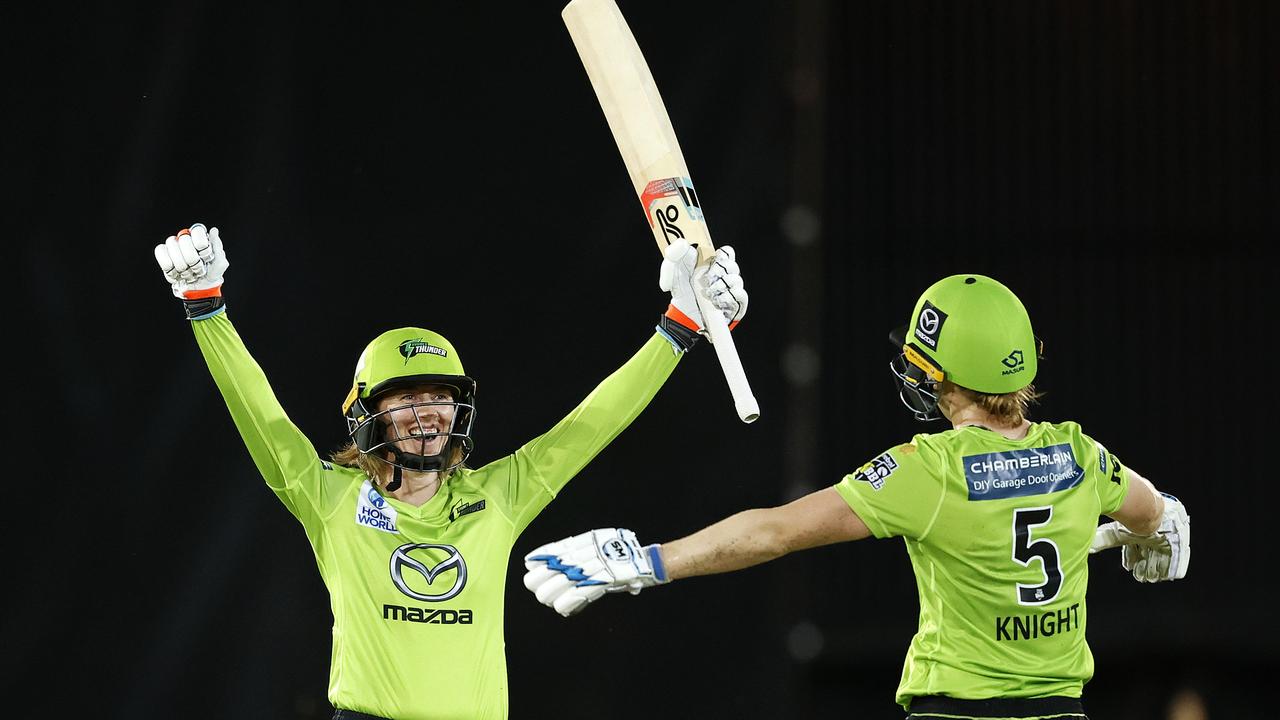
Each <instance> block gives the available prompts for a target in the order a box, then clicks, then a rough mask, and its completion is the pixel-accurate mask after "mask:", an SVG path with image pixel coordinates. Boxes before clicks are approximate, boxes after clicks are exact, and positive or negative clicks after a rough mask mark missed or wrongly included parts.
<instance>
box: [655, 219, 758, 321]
mask: <svg viewBox="0 0 1280 720" xmlns="http://www.w3.org/2000/svg"><path fill="white" fill-rule="evenodd" d="M735 256H736V253H735V252H734V250H733V247H732V246H730V245H722V246H720V248H719V249H717V250H716V254H715V256H714V258H713V259H712V261H711V262H710V263H708V264H707V265H705V266H703V267H697V262H698V251H697V249H696V248H694V247H693V246H692V245H690V244H689V242H688V241H687V240H676V241H675V242H673V243H671V244H670V245H668V246H667V250H666V253H665V257H664V258H663V260H662V267H661V268H660V269H659V271H658V287H660V288H662V289H663V290H666V291H667V292H669V293H671V306H670V307H669V308H668V309H667V317H668V318H671V319H672V320H675V321H676V322H679V323H680V324H681V325H683V326H685V327H686V328H688V329H689V330H692V331H694V332H697V333H701V334H703V335H705V334H706V330H705V327H706V323H705V322H703V320H702V311H701V310H699V309H698V301H697V299H696V297H695V296H694V293H695V292H702V293H704V294H705V295H706V296H707V298H708V299H709V300H710V301H711V304H712V305H713V306H715V308H716V309H717V310H719V311H720V312H721V313H722V314H723V315H724V319H725V322H726V323H728V324H729V327H730V328H732V327H733V326H735V325H737V324H738V322H739V321H740V320H742V318H743V316H745V315H746V314H747V300H748V298H747V290H746V288H745V287H743V284H742V275H741V271H740V269H739V267H738V263H737V261H736V260H735ZM673 311H674V312H673Z"/></svg>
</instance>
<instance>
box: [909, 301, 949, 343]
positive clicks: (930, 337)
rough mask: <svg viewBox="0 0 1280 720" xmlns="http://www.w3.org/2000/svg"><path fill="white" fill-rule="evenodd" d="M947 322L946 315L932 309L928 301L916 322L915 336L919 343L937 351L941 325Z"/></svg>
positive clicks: (934, 308) (925, 302)
mask: <svg viewBox="0 0 1280 720" xmlns="http://www.w3.org/2000/svg"><path fill="white" fill-rule="evenodd" d="M946 321H947V314H946V313H944V312H942V311H941V310H939V309H938V308H936V307H934V305H933V303H931V302H929V301H928V300H925V301H924V307H923V308H921V310H920V318H919V319H918V320H916V327H915V336H916V337H917V338H919V340H920V342H922V343H924V344H925V345H928V346H929V349H930V350H937V349H938V336H939V335H941V334H942V325H943V323H945V322H946Z"/></svg>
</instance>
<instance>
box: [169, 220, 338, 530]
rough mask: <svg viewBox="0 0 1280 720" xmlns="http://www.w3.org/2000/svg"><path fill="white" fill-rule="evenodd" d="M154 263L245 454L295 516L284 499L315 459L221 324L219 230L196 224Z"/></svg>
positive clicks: (227, 325) (223, 264) (223, 263)
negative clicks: (184, 317)
mask: <svg viewBox="0 0 1280 720" xmlns="http://www.w3.org/2000/svg"><path fill="white" fill-rule="evenodd" d="M155 257H156V262H157V263H158V264H159V265H160V269H161V271H162V272H163V273H164V275H165V279H166V280H168V281H169V284H170V286H171V287H172V289H173V294H174V296H176V297H178V298H179V299H181V300H182V301H183V307H184V308H185V311H186V315H187V319H188V320H190V321H191V326H192V331H193V332H194V334H195V337H196V341H197V342H198V344H199V346H200V351H201V353H203V355H204V358H205V361H206V362H207V363H208V365H209V372H210V373H211V374H212V375H213V379H214V382H215V383H216V384H217V386H218V389H219V390H220V391H221V393H222V397H223V399H224V400H225V401H226V404H227V408H228V410H230V412H231V417H232V419H233V420H234V421H235V425H236V428H237V430H239V432H240V436H241V437H242V438H243V440H244V443H245V445H246V446H247V447H248V450H249V454H250V455H251V456H252V458H253V461H254V463H255V464H256V465H257V467H258V470H259V472H261V473H262V476H263V478H264V479H265V480H266V482H267V485H268V486H270V487H271V489H272V490H274V491H275V492H276V494H277V495H278V496H279V497H280V498H281V500H283V501H284V502H285V504H286V506H288V507H289V508H290V510H291V511H293V512H294V514H297V513H298V508H297V506H296V503H297V498H296V497H289V496H288V495H287V491H291V490H293V489H295V488H296V487H297V486H298V484H299V480H300V479H302V478H312V477H313V476H314V474H315V473H317V472H318V471H319V469H320V467H321V464H320V460H319V458H318V456H317V455H316V451H315V448H314V447H313V446H312V444H311V442H310V441H309V440H308V439H307V438H306V437H305V436H303V434H302V432H301V431H300V430H298V428H297V427H296V426H294V424H293V423H292V422H291V421H290V420H289V418H288V416H287V415H286V414H285V412H284V409H283V408H282V407H281V406H280V403H279V401H278V400H277V399H276V396H275V393H274V392H272V390H271V386H270V385H269V384H268V383H267V378H266V375H265V374H264V373H263V372H262V369H261V368H260V367H259V366H258V364H257V362H255V361H254V359H253V357H252V356H250V354H249V351H248V350H247V349H246V348H245V346H244V343H243V342H242V341H241V340H240V336H239V335H238V334H237V333H236V330H235V328H234V327H233V326H232V325H231V321H230V320H228V319H227V316H226V306H225V305H224V304H223V298H222V280H223V274H224V273H225V272H226V269H227V268H228V266H229V265H230V263H228V261H227V256H226V252H225V251H224V249H223V246H222V240H221V238H220V237H219V233H218V229H217V228H209V229H206V228H205V226H204V225H202V224H201V223H195V224H193V225H192V226H191V228H190V229H189V230H183V231H181V232H179V233H178V234H177V235H173V236H170V237H169V238H168V239H166V240H165V242H164V243H162V244H160V245H157V246H156V248H155ZM317 500H318V499H317V498H314V497H313V498H311V499H310V501H311V502H313V503H315V502H317Z"/></svg>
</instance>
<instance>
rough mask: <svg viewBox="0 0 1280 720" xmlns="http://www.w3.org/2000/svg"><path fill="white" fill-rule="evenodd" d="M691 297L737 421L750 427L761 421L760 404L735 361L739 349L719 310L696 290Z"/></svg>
mask: <svg viewBox="0 0 1280 720" xmlns="http://www.w3.org/2000/svg"><path fill="white" fill-rule="evenodd" d="M695 287H696V283H695ZM693 294H694V296H695V297H696V298H697V300H698V310H699V311H701V312H702V321H703V322H704V323H706V328H707V332H708V333H709V334H710V335H711V347H713V348H715V349H716V357H717V358H719V359H720V369H721V370H723V371H724V379H725V380H727V381H729V392H730V393H732V394H733V406H734V408H735V409H736V410H737V411H738V417H739V418H740V419H741V420H742V422H744V423H753V422H755V421H756V420H757V419H758V418H759V417H760V404H759V403H757V402H756V396H755V395H753V394H752V393H751V384H750V383H748V382H747V373H746V372H745V371H744V370H743V369H742V360H741V359H739V358H738V348H737V347H736V346H734V344H733V335H732V333H730V332H729V324H728V323H727V322H725V319H724V315H722V314H720V309H719V308H717V307H716V306H715V305H712V304H711V301H710V300H708V299H707V296H706V294H705V293H703V292H702V290H701V289H698V290H695V291H694V293H693Z"/></svg>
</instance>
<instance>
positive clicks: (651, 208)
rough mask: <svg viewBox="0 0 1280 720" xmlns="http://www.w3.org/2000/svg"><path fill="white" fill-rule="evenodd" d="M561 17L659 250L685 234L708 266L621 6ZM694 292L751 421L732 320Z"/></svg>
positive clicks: (706, 242)
mask: <svg viewBox="0 0 1280 720" xmlns="http://www.w3.org/2000/svg"><path fill="white" fill-rule="evenodd" d="M560 16H561V17H562V18H564V24H565V26H567V27H568V28H569V35H570V36H572V37H573V44H574V45H575V46H576V47H577V48H578V56H579V57H581V58H582V64H583V66H584V67H585V68H586V69H587V76H588V77H590V78H591V87H593V88H594V89H595V91H596V97H597V98H599V100H600V107H601V108H603V109H604V116H605V118H607V119H608V121H609V128H610V129H611V130H612V131H613V138H614V140H616V141H617V143H618V150H619V151H621V153H622V160H623V162H624V163H626V166H627V172H628V173H630V174H631V184H632V185H633V186H634V187H635V191H636V195H637V196H638V197H639V198H640V205H641V206H642V207H643V208H644V213H645V217H646V218H647V219H648V221H649V228H650V229H651V230H652V231H653V237H654V239H655V240H656V241H657V242H658V250H659V251H661V252H664V253H665V251H666V248H667V245H668V244H670V243H671V242H672V241H673V240H676V239H679V238H684V239H685V240H687V241H689V244H690V245H693V246H694V247H695V248H697V250H698V264H699V265H706V264H707V263H709V262H711V259H712V258H713V257H714V255H715V246H714V245H712V244H711V233H710V232H709V231H708V230H707V221H706V218H705V217H703V214H702V206H701V205H700V204H699V202H698V194H697V192H695V191H694V189H693V182H692V181H691V180H690V179H689V168H688V167H686V165H685V162H684V154H683V153H681V152H680V143H679V142H678V141H677V140H676V133H675V130H674V129H673V128H672V127H671V119H670V118H668V117H667V108H666V105H664V104H663V102H662V96H661V95H659V94H658V86H657V85H656V84H655V83H654V81H653V75H652V74H651V73H650V72H649V63H647V62H646V61H645V59H644V55H643V54H642V53H641V52H640V46H639V45H637V44H636V39H635V37H634V36H632V34H631V28H630V27H628V25H627V21H626V20H625V19H623V17H622V12H621V11H620V10H618V6H617V4H615V3H614V0H572V2H570V3H569V4H568V5H565V6H564V10H562V11H561V12H560ZM695 295H696V296H697V299H698V309H699V310H700V311H701V312H702V318H703V321H704V322H705V323H706V328H707V332H708V333H709V334H710V335H711V344H712V346H713V347H714V348H715V350H716V357H717V358H719V359H720V367H721V368H722V369H723V370H724V376H725V379H726V380H728V382H729V391H730V392H731V393H733V403H734V406H735V408H736V409H737V411H738V417H740V418H742V421H743V422H748V423H749V422H754V421H755V420H756V418H758V417H760V405H759V404H758V403H757V402H756V398H755V396H754V395H752V393H751V386H750V384H748V383H747V375H746V373H745V372H743V370H742V361H741V360H740V359H739V358H738V349H737V348H736V347H734V344H733V337H732V336H731V335H730V334H729V326H728V324H726V323H725V320H724V316H723V315H721V314H720V311H719V310H717V309H716V308H715V306H714V305H712V304H711V301H709V300H708V299H707V298H706V297H705V296H704V295H703V293H701V292H695Z"/></svg>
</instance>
